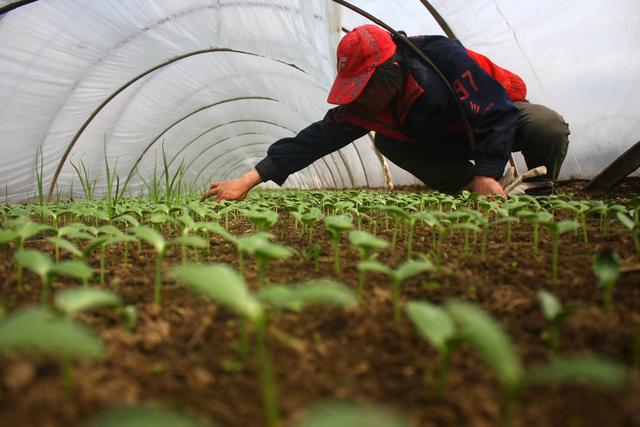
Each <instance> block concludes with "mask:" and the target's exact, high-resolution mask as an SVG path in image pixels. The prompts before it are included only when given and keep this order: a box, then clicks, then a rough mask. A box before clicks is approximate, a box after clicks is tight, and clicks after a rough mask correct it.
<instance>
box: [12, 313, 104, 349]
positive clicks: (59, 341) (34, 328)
mask: <svg viewBox="0 0 640 427" xmlns="http://www.w3.org/2000/svg"><path fill="white" fill-rule="evenodd" d="M0 351H5V352H19V353H37V354H47V355H55V356H59V357H63V358H67V359H72V360H77V359H98V358H101V357H102V355H103V353H104V347H103V344H102V341H101V340H100V338H98V337H97V336H96V335H95V334H94V333H93V331H91V330H90V329H88V328H86V327H85V326H82V325H80V324H78V323H75V322H74V321H72V320H71V319H69V318H66V317H62V316H58V315H56V314H55V313H52V312H50V311H48V310H45V309H42V308H27V309H23V310H20V311H18V312H16V313H13V314H11V315H10V316H9V317H7V318H6V319H5V320H4V321H3V322H2V323H0Z"/></svg>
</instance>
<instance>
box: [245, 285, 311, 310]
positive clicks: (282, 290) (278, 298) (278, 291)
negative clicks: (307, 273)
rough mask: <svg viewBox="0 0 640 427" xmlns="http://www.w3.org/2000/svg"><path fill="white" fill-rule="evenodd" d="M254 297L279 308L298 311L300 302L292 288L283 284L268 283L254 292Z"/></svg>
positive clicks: (300, 305) (300, 306)
mask: <svg viewBox="0 0 640 427" xmlns="http://www.w3.org/2000/svg"><path fill="white" fill-rule="evenodd" d="M256 298H258V299H259V300H260V301H261V302H263V303H267V304H269V305H271V306H273V307H276V308H278V309H281V310H291V311H299V310H300V309H301V308H302V303H301V302H300V300H299V299H297V298H296V295H295V292H294V291H293V289H292V288H290V287H287V286H284V285H269V286H266V287H264V288H262V289H260V290H259V291H258V292H257V293H256Z"/></svg>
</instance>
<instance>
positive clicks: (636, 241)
mask: <svg viewBox="0 0 640 427" xmlns="http://www.w3.org/2000/svg"><path fill="white" fill-rule="evenodd" d="M638 210H639V209H638V208H636V209H635V210H634V218H636V219H635V220H633V219H631V218H629V217H628V216H627V215H626V214H624V213H622V212H617V213H616V217H617V218H618V221H620V223H621V224H622V225H623V226H624V227H625V228H626V229H627V230H629V232H630V233H631V238H632V239H633V246H634V247H635V249H636V255H637V256H638V257H640V225H638V224H640V223H639V222H638V219H637V217H638Z"/></svg>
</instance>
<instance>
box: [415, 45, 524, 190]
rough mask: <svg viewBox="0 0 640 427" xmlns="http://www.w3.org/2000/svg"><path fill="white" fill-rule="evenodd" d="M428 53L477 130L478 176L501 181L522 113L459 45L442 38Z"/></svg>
mask: <svg viewBox="0 0 640 427" xmlns="http://www.w3.org/2000/svg"><path fill="white" fill-rule="evenodd" d="M425 52H426V53H427V55H429V56H430V57H431V59H432V60H433V61H434V62H435V63H436V65H438V67H439V68H440V70H441V71H442V73H443V74H444V76H445V77H446V79H447V80H448V81H449V83H450V84H451V86H452V87H453V90H454V92H455V94H456V96H457V97H458V99H459V100H460V101H461V103H462V106H463V108H464V111H465V113H466V116H467V118H468V120H469V123H470V124H471V126H472V128H473V135H474V139H475V147H474V148H473V157H474V160H475V175H483V176H490V177H493V178H499V177H501V176H502V174H503V172H504V168H505V166H506V164H507V161H508V160H509V156H510V154H511V149H512V147H513V141H514V138H515V134H516V128H517V122H518V114H519V113H518V109H517V108H516V106H515V105H514V104H513V102H511V100H510V99H509V96H508V94H507V92H506V91H505V89H504V87H503V86H502V85H501V84H500V83H499V82H498V81H497V80H496V79H495V78H493V77H492V76H491V75H489V74H488V73H487V72H486V71H485V70H484V69H483V68H482V67H481V66H480V65H479V64H478V63H477V62H476V61H475V60H474V59H473V58H471V56H469V54H468V53H467V51H466V50H465V48H464V47H463V46H462V45H461V44H460V43H459V42H457V41H453V40H450V39H447V38H446V37H439V38H437V39H436V41H434V42H432V43H429V44H428V48H427V49H426V50H425Z"/></svg>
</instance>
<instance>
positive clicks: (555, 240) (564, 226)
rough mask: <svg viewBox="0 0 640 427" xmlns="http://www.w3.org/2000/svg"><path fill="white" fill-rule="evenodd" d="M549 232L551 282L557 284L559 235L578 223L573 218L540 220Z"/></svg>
mask: <svg viewBox="0 0 640 427" xmlns="http://www.w3.org/2000/svg"><path fill="white" fill-rule="evenodd" d="M540 224H541V225H542V226H544V227H545V228H546V229H547V230H549V232H550V233H551V284H553V285H557V284H558V247H559V246H560V236H561V235H562V234H564V233H566V232H568V231H575V230H577V229H578V227H579V226H580V224H578V222H576V221H574V220H564V221H558V222H554V221H553V220H551V221H549V222H541V223H540Z"/></svg>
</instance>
